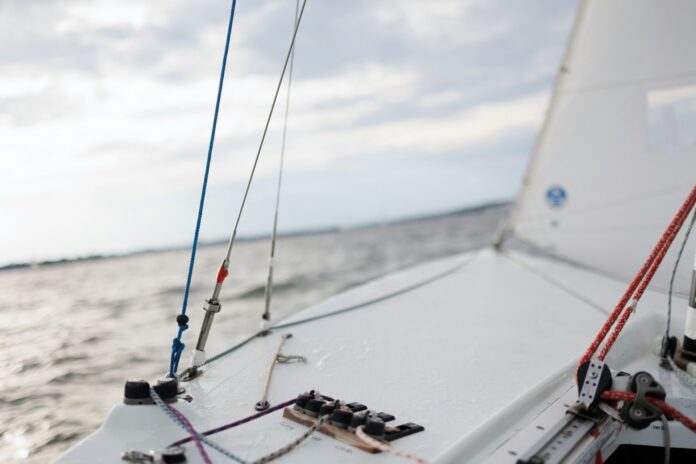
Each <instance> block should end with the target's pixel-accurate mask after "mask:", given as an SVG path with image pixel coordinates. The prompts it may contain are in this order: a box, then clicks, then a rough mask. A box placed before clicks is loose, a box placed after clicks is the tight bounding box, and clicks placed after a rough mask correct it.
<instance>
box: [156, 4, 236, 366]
mask: <svg viewBox="0 0 696 464" xmlns="http://www.w3.org/2000/svg"><path fill="white" fill-rule="evenodd" d="M236 6H237V0H232V6H231V8H230V20H229V23H228V25H227V39H226V40H225V52H224V54H223V56H222V67H221V69H220V82H219V84H218V91H217V99H216V101H215V112H214V114H213V127H212V129H211V131H210V144H209V145H208V157H207V160H206V163H205V174H204V175H203V187H202V188H201V200H200V203H199V205H198V217H197V218H196V229H195V231H194V233H193V244H192V246H191V260H190V261H189V268H188V275H187V276H186V288H185V289H184V300H183V302H182V305H181V314H180V315H179V316H178V317H177V318H176V321H177V324H178V325H179V331H178V332H177V335H176V338H174V340H173V341H172V356H171V360H170V362H169V376H170V377H175V376H176V371H177V369H178V368H179V360H180V359H181V353H183V351H184V348H185V347H186V345H185V344H184V342H182V341H181V336H182V335H183V333H184V331H185V330H186V329H188V320H189V319H188V316H186V309H187V307H188V297H189V292H190V290H191V277H192V275H193V265H194V263H195V261H196V249H197V248H198V235H199V232H200V229H201V220H202V219H203V205H204V203H205V193H206V189H207V187H208V173H209V172H210V162H211V160H212V157H213V146H214V145H215V130H216V129H217V121H218V114H219V112H220V99H221V97H222V86H223V83H224V81H225V69H226V67H227V54H228V52H229V49H230V37H231V36H232V23H233V22H234V11H235V7H236Z"/></svg>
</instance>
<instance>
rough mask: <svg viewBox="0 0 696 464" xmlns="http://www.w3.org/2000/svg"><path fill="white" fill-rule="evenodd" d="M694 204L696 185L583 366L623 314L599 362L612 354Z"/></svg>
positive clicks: (601, 333)
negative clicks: (614, 346) (617, 340)
mask: <svg viewBox="0 0 696 464" xmlns="http://www.w3.org/2000/svg"><path fill="white" fill-rule="evenodd" d="M695 203H696V186H694V187H693V188H692V189H691V193H690V194H689V196H688V197H687V198H686V200H685V201H684V203H683V204H682V205H681V207H680V208H679V210H678V211H677V214H676V215H675V216H674V218H673V219H672V221H671V222H670V224H669V226H667V229H665V231H664V232H663V233H662V236H661V237H660V240H659V241H658V242H657V244H656V245H655V247H654V248H653V250H652V252H651V253H650V256H648V259H646V260H645V262H644V263H643V266H641V268H640V270H639V271H638V274H636V276H635V277H634V278H633V281H631V284H630V285H629V286H628V288H627V289H626V291H625V292H624V294H623V296H622V297H621V299H620V300H619V302H618V304H617V305H616V306H615V307H614V310H613V311H612V312H611V314H610V315H609V317H608V318H607V320H606V322H605V323H604V325H603V326H602V328H601V329H600V331H599V333H598V334H597V335H596V336H595V338H594V340H593V341H592V343H591V344H590V346H589V347H588V348H587V351H585V354H584V355H583V356H582V358H581V360H580V364H583V363H584V362H586V361H589V360H590V358H592V356H594V354H595V353H596V352H597V349H598V348H599V345H600V344H601V343H602V341H604V339H605V338H606V337H607V334H608V333H609V330H610V329H611V327H612V326H613V325H614V323H615V322H616V320H617V319H618V318H619V315H621V313H622V311H623V312H624V314H623V316H622V317H621V320H620V321H619V323H618V324H617V326H616V329H615V330H614V333H612V335H611V337H610V339H609V340H608V342H607V345H608V346H605V347H604V349H603V350H602V353H601V354H600V359H604V356H606V354H607V353H608V352H609V349H611V346H612V345H613V344H614V342H615V341H616V338H617V337H618V335H619V333H620V332H621V329H623V326H624V325H625V324H626V321H628V318H629V317H630V315H631V312H632V311H633V308H634V307H635V305H637V304H638V300H640V297H641V296H642V295H643V292H645V289H646V288H647V286H648V284H649V283H650V280H652V277H653V276H654V275H655V272H656V271H657V268H658V266H659V265H660V262H661V261H662V259H663V258H664V256H665V254H666V253H667V250H668V249H669V247H670V245H671V244H672V241H674V238H675V237H676V235H677V233H678V232H679V229H680V228H681V226H682V224H683V223H684V221H685V220H686V217H687V216H688V214H689V211H691V209H692V208H693V207H694V204H695ZM639 286H640V287H639ZM636 289H638V292H636ZM634 292H635V295H634V297H633V301H632V302H631V305H629V306H628V307H626V304H627V303H628V300H629V299H630V298H631V295H633V294H634Z"/></svg>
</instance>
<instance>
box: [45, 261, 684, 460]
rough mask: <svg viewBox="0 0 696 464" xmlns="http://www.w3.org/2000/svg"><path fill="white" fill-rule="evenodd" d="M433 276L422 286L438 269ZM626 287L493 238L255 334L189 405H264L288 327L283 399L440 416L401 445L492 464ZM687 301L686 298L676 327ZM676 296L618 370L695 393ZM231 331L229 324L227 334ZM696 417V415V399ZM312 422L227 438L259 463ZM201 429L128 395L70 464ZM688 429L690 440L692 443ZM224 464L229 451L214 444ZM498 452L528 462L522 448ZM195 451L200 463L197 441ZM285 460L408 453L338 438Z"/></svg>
mask: <svg viewBox="0 0 696 464" xmlns="http://www.w3.org/2000/svg"><path fill="white" fill-rule="evenodd" d="M429 280H430V282H429V283H427V284H424V285H421V286H418V285H417V284H419V283H421V282H424V281H429ZM625 285H626V284H625V283H624V282H621V281H618V280H614V279H612V278H609V277H606V276H603V275H599V274H596V273H593V272H590V271H587V270H584V269H580V268H577V267H574V266H572V265H569V264H566V263H562V262H558V261H551V260H549V259H546V258H541V257H532V256H529V255H526V254H521V253H510V254H502V253H498V252H495V251H493V250H492V249H485V250H481V251H479V252H475V253H470V254H465V255H460V256H456V257H452V258H447V259H443V260H439V261H436V262H432V263H428V264H424V265H420V266H418V267H415V268H412V269H409V270H405V271H402V272H399V273H396V274H393V275H390V276H388V277H385V278H383V279H380V280H377V281H375V282H372V283H368V284H366V285H363V286H361V287H358V288H355V289H353V290H350V291H348V292H346V293H344V294H341V295H338V296H336V297H333V298H331V299H329V300H327V301H325V302H323V303H321V304H318V305H316V306H313V307H311V308H309V309H307V310H305V311H303V312H301V313H299V314H297V315H295V316H294V317H293V318H291V319H289V320H288V321H287V322H293V321H299V320H301V319H305V318H307V317H311V316H317V315H322V314H326V313H328V312H331V311H335V310H336V309H340V308H344V307H348V306H353V305H356V304H360V303H363V302H365V301H369V300H373V299H380V297H382V296H384V295H387V294H391V293H397V292H398V291H399V290H400V289H404V288H409V287H413V286H415V287H416V288H413V289H412V290H410V291H407V292H404V293H400V294H397V295H396V296H393V297H391V298H387V299H383V300H381V301H378V302H376V303H374V304H371V305H367V306H364V307H361V308H359V309H355V310H353V311H350V312H345V313H342V314H338V315H334V316H330V317H326V318H322V319H318V320H314V321H312V322H307V323H305V324H300V325H296V326H294V327H292V328H289V329H287V330H281V331H276V332H273V333H271V334H270V335H268V336H266V337H261V338H257V339H254V340H252V341H251V342H250V343H248V344H246V345H245V346H243V347H241V348H239V349H238V350H236V351H235V352H233V353H231V354H229V355H228V356H225V357H223V358H221V359H219V360H217V361H215V362H212V363H210V364H208V365H206V366H205V367H204V368H203V370H204V372H203V374H202V375H201V376H199V377H198V378H196V379H195V380H193V381H191V382H185V383H183V386H184V387H185V389H186V393H187V394H188V395H190V396H191V397H192V398H193V400H192V401H191V402H190V403H188V402H186V401H181V400H180V401H178V402H177V403H175V406H176V408H177V409H179V410H180V411H181V412H183V413H184V414H185V415H186V416H187V417H188V418H189V420H190V421H191V422H192V423H193V425H194V426H195V427H196V429H197V430H199V431H204V430H207V429H210V428H213V427H216V426H219V425H222V424H225V423H228V422H231V421H233V420H236V419H239V418H242V417H245V416H248V415H251V414H253V413H254V412H255V411H254V404H255V403H256V402H257V401H258V400H259V399H260V397H261V394H262V391H263V387H264V381H265V378H266V374H267V370H268V366H269V364H270V363H271V361H272V360H273V357H274V355H275V352H276V350H277V348H278V344H279V343H280V339H281V336H282V334H284V333H287V332H290V333H292V334H293V338H291V339H290V340H289V341H288V342H287V343H286V345H285V347H284V349H283V351H284V353H286V354H297V355H303V356H305V357H306V358H307V362H306V363H305V364H302V363H293V364H278V365H277V366H276V368H275V370H274V374H273V379H272V383H271V385H270V393H269V401H270V402H271V404H275V403H279V402H282V401H286V400H289V399H291V398H293V397H296V396H297V395H298V394H300V393H302V392H304V391H308V390H310V389H318V390H319V391H320V392H322V393H323V394H326V395H329V396H332V397H336V398H340V399H343V400H346V401H357V402H360V403H363V404H365V405H368V406H369V407H370V408H371V409H375V410H379V411H384V412H387V413H390V414H392V415H394V416H395V417H396V420H395V422H394V423H395V424H401V423H405V422H415V423H417V424H420V425H422V426H424V427H425V431H424V432H421V433H417V434H414V435H411V436H408V437H405V438H402V439H399V440H398V441H396V442H395V443H394V445H395V446H397V447H398V448H402V449H405V450H408V451H411V452H413V453H415V454H417V455H419V456H421V457H423V458H425V459H428V460H429V461H432V462H457V461H459V462H463V461H465V460H467V461H468V460H469V459H471V460H474V461H481V460H485V459H486V458H489V457H491V453H493V452H494V451H495V450H496V449H499V448H500V446H501V445H502V444H503V443H505V442H506V441H508V440H509V439H511V437H512V436H513V435H514V434H515V433H516V432H517V431H519V430H520V429H521V428H522V427H523V426H524V425H526V424H527V423H529V421H530V420H532V418H534V417H536V416H538V415H539V414H540V413H542V412H543V411H544V410H545V409H547V408H548V407H549V405H551V404H552V403H553V402H554V401H556V400H557V399H559V398H561V397H562V396H563V394H565V393H566V392H567V391H568V390H569V388H571V387H572V384H573V379H572V373H573V371H574V369H573V367H574V365H575V363H576V362H577V359H578V358H579V356H580V355H581V354H582V352H583V351H584V349H585V348H586V346H587V345H588V343H589V341H590V340H591V339H592V337H593V336H594V335H595V333H596V332H597V330H598V329H599V327H600V326H601V324H602V323H603V322H604V320H605V319H606V313H608V311H609V310H610V309H611V308H612V307H613V305H614V304H615V302H616V300H618V298H619V296H620V295H621V293H622V291H623V290H624V288H625ZM684 307H685V300H684V299H683V297H678V298H676V299H675V308H677V309H676V311H675V312H676V314H675V315H674V316H675V317H674V319H673V327H682V325H683V311H682V310H681V309H682V308H684ZM665 308H666V295H664V294H663V293H659V292H654V291H648V292H647V293H646V295H645V296H644V298H643V300H642V302H641V305H640V307H639V309H638V312H637V314H636V315H635V316H634V317H633V318H632V319H631V321H630V322H629V324H628V326H627V328H626V330H625V331H624V333H623V335H622V337H621V338H620V339H619V342H618V343H617V345H616V346H615V348H614V350H613V351H612V353H611V354H610V356H609V358H608V362H609V364H610V365H611V366H612V367H614V368H619V369H624V370H628V371H633V370H637V369H639V368H640V370H648V371H650V372H651V373H653V375H656V376H658V375H659V377H658V378H659V380H660V381H661V382H662V383H663V385H665V387H666V389H667V391H668V400H670V399H671V398H672V397H674V398H689V397H692V396H693V392H689V391H688V390H687V389H686V388H685V387H684V386H683V385H681V384H680V383H679V381H677V380H676V379H675V378H673V376H672V375H671V374H668V373H667V372H666V371H662V370H661V369H659V368H658V359H657V357H656V356H654V355H652V354H651V347H652V345H653V344H654V339H655V337H657V336H659V335H661V333H662V332H663V330H664V319H665V318H664V313H665ZM213 336H215V334H213ZM685 413H687V414H688V415H690V416H692V417H693V416H696V411H694V406H692V409H691V410H689V409H685ZM303 430H304V427H303V426H301V425H299V424H295V423H293V422H291V421H288V420H287V419H283V418H282V413H280V412H278V413H274V414H270V415H268V416H265V417H262V418H260V419H258V420H255V421H253V422H250V423H248V424H245V425H243V426H240V427H237V428H235V429H233V430H229V431H226V432H222V433H220V434H216V435H213V436H212V437H211V438H213V439H214V440H215V441H216V442H217V443H219V444H220V445H222V446H224V447H225V448H227V449H229V450H231V451H233V452H234V453H235V454H237V455H239V456H241V457H243V458H244V459H249V460H253V459H255V458H258V457H260V456H263V455H265V454H266V453H268V452H270V451H272V450H274V449H277V448H279V447H281V446H283V445H285V444H287V443H288V442H291V441H292V440H293V439H294V438H296V437H297V436H298V435H300V434H301V433H302V432H303ZM184 436H185V433H184V432H183V431H182V430H181V429H179V428H178V427H177V426H176V425H175V424H174V423H173V422H171V421H170V420H169V419H168V418H167V417H166V416H165V415H164V414H163V412H162V411H161V410H160V409H158V408H157V407H156V406H127V405H122V404H120V405H116V406H115V407H114V408H113V409H112V411H111V413H110V415H109V417H108V418H107V420H106V422H105V424H104V425H103V427H102V428H100V429H99V430H98V431H97V432H95V433H94V434H93V435H92V436H90V437H88V438H87V439H86V440H85V441H84V442H83V443H82V444H81V445H80V446H78V447H76V448H74V449H73V450H71V451H69V452H68V453H66V454H65V455H64V456H63V457H62V460H60V461H59V462H113V463H117V462H122V461H121V460H120V455H121V453H122V452H123V451H126V450H130V449H137V450H145V451H147V450H150V449H157V448H164V447H166V446H167V445H168V444H170V443H172V442H174V441H176V440H178V439H180V438H183V437H184ZM678 436H679V435H678V433H677V439H678ZM210 453H212V454H211V457H212V458H213V459H214V460H215V458H216V457H219V455H217V456H216V452H215V451H212V450H211V451H210ZM495 456H496V458H495V460H496V461H498V460H500V459H502V460H503V461H505V460H507V461H508V462H514V461H515V458H514V456H513V455H511V454H505V453H503V454H501V453H498V454H496V455H495ZM187 457H188V462H199V459H200V457H199V456H198V454H197V452H196V450H195V447H193V446H192V445H188V450H187ZM279 462H288V463H292V462H298V463H299V462H334V463H348V462H351V463H352V462H398V458H395V457H393V456H388V455H385V454H370V453H367V452H364V451H361V450H358V449H355V448H351V447H349V446H346V445H344V444H342V443H340V442H338V441H336V440H334V439H332V438H330V437H327V436H324V435H322V434H315V435H313V436H312V437H311V438H310V439H309V440H308V441H307V442H305V443H303V444H302V445H300V446H299V447H298V448H297V449H295V450H294V451H292V452H291V453H289V454H288V455H286V456H284V457H283V458H281V459H280V460H279Z"/></svg>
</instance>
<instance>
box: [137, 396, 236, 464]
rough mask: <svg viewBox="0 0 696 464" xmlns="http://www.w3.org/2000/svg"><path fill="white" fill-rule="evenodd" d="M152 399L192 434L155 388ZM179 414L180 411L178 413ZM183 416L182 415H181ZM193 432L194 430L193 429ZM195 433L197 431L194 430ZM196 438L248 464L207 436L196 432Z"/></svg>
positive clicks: (230, 457) (234, 459)
mask: <svg viewBox="0 0 696 464" xmlns="http://www.w3.org/2000/svg"><path fill="white" fill-rule="evenodd" d="M150 398H152V400H153V401H154V402H155V404H157V406H159V407H160V409H162V411H164V413H165V414H166V415H167V417H169V418H170V419H171V420H172V421H173V422H174V423H176V424H177V425H178V426H179V427H181V428H182V429H184V430H185V431H186V433H190V432H191V430H189V428H188V427H187V426H186V424H185V423H184V422H183V421H182V420H181V419H179V417H177V415H176V414H175V413H174V412H173V411H172V410H173V409H174V408H173V407H172V406H169V405H167V404H166V403H165V402H164V401H163V400H162V398H161V397H160V396H159V395H158V394H157V392H156V391H155V390H154V388H150ZM177 412H178V411H177ZM179 414H181V413H179ZM192 430H193V429H192ZM194 432H195V430H194ZM195 434H196V438H198V439H199V440H200V441H201V442H203V443H205V444H206V445H208V446H210V447H211V448H213V449H214V450H215V451H217V452H219V453H220V454H222V455H224V456H226V457H227V458H229V459H231V460H233V461H236V462H238V463H239V464H247V462H246V461H245V460H244V459H242V458H240V457H239V456H237V455H235V454H234V453H232V452H231V451H228V450H226V449H225V448H223V447H222V446H220V445H218V444H217V443H215V442H214V441H213V440H211V439H210V438H208V437H206V436H205V435H202V434H200V433H198V432H195Z"/></svg>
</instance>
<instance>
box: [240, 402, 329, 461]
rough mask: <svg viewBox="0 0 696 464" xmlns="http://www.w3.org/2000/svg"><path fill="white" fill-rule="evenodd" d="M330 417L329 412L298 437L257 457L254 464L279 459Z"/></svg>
mask: <svg viewBox="0 0 696 464" xmlns="http://www.w3.org/2000/svg"><path fill="white" fill-rule="evenodd" d="M328 418H329V416H328V414H327V415H325V416H322V417H320V418H319V419H317V421H316V422H315V423H314V424H312V425H311V426H310V427H309V428H308V429H307V430H306V431H305V432H304V433H303V434H302V435H300V436H299V437H297V438H296V439H295V440H293V441H292V442H290V443H288V444H287V445H285V446H283V447H282V448H279V449H277V450H275V451H273V452H272V453H268V454H267V455H265V456H263V457H261V458H259V459H257V460H256V461H253V462H252V464H265V463H267V462H271V461H273V460H274V459H278V458H279V457H281V456H283V455H286V454H288V453H289V452H290V451H292V450H294V449H295V448H297V447H298V446H299V445H300V444H301V443H302V442H303V441H305V440H306V439H307V438H309V436H310V435H312V434H313V433H314V432H316V431H317V429H318V428H319V427H321V425H322V424H324V422H326V420H327V419H328Z"/></svg>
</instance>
